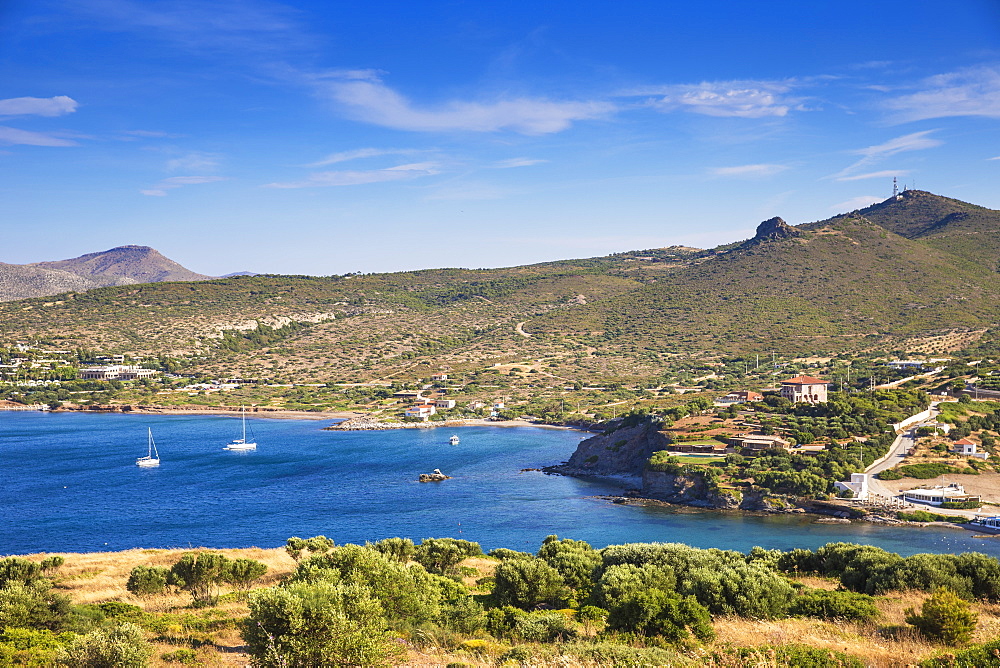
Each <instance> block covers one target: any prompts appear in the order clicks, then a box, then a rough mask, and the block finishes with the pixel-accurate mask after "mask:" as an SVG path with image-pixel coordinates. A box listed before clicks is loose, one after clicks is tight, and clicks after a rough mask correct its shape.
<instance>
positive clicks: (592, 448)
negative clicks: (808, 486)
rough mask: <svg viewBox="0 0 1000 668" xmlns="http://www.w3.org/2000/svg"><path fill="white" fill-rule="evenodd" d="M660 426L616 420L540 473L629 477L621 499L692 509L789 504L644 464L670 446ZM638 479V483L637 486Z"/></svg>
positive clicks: (696, 473)
mask: <svg viewBox="0 0 1000 668" xmlns="http://www.w3.org/2000/svg"><path fill="white" fill-rule="evenodd" d="M660 427H661V423H660V422H659V421H657V420H655V419H651V418H641V419H639V420H638V421H636V420H630V421H627V422H626V421H621V422H619V423H618V425H617V426H616V425H614V424H613V425H612V426H611V427H610V428H609V430H608V431H607V432H605V433H603V434H598V435H596V436H593V437H591V438H588V439H586V440H584V441H581V442H580V444H579V445H578V446H577V448H576V451H575V452H574V453H573V455H572V456H571V457H570V458H569V461H567V462H566V463H565V464H562V465H560V466H552V467H549V468H547V469H546V470H547V471H549V472H551V473H560V474H563V475H569V476H595V477H604V478H630V479H633V480H635V481H636V486H637V487H638V489H634V490H631V491H629V492H628V493H627V496H631V497H639V498H644V499H653V500H656V501H665V502H667V503H677V504H682V505H687V506H695V507H698V508H717V509H732V510H737V509H738V510H760V511H768V512H787V511H789V510H791V508H792V505H791V504H790V503H789V502H788V501H787V500H786V499H784V498H783V497H778V496H775V495H773V494H771V493H769V492H767V491H766V490H762V489H756V488H746V489H735V488H732V487H720V486H719V484H718V482H717V479H716V478H715V477H714V476H711V475H706V474H705V473H702V472H700V471H701V470H703V469H701V467H688V466H684V465H680V464H675V465H669V467H668V470H656V467H650V466H649V460H650V457H652V456H653V453H655V452H658V451H660V450H666V449H667V448H668V447H669V446H670V439H669V438H668V436H667V434H666V433H664V432H662V431H660ZM640 481H641V485H640Z"/></svg>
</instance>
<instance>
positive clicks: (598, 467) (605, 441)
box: [552, 419, 669, 477]
mask: <svg viewBox="0 0 1000 668" xmlns="http://www.w3.org/2000/svg"><path fill="white" fill-rule="evenodd" d="M620 424H623V425H624V424H625V423H624V422H623V423H620ZM659 425H660V423H659V422H655V421H652V420H648V419H647V420H643V421H642V422H640V423H639V424H632V425H628V426H620V427H619V428H617V429H614V430H612V431H608V432H605V433H603V434H598V435H597V436H593V437H591V438H588V439H586V440H585V441H581V442H580V444H579V445H578V446H577V448H576V451H575V452H574V453H573V456H572V457H570V458H569V461H568V462H566V463H565V464H563V465H561V466H555V467H552V470H553V471H554V472H556V473H562V474H565V475H596V476H634V477H639V476H641V475H642V472H643V471H644V470H645V468H646V462H648V461H649V458H650V457H651V456H652V455H653V453H654V452H656V451H658V450H663V449H665V448H666V447H667V446H668V445H669V440H668V439H667V437H666V436H665V435H664V434H663V433H662V432H660V431H659V429H658V427H659Z"/></svg>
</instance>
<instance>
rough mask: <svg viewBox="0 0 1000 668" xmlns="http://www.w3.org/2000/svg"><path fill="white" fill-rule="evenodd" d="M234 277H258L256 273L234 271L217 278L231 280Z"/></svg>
mask: <svg viewBox="0 0 1000 668" xmlns="http://www.w3.org/2000/svg"><path fill="white" fill-rule="evenodd" d="M234 276H260V274H258V273H257V272H256V271H234V272H233V273H231V274H223V275H222V276H219V278H233V277H234Z"/></svg>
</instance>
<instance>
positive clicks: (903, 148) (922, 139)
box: [826, 130, 944, 181]
mask: <svg viewBox="0 0 1000 668" xmlns="http://www.w3.org/2000/svg"><path fill="white" fill-rule="evenodd" d="M932 132H937V130H923V131H922V132H912V133H910V134H908V135H903V136H901V137H895V138H893V139H890V140H889V141H887V142H883V143H881V144H875V145H874V146H868V147H865V148H859V149H855V150H853V151H848V152H849V153H853V154H854V155H860V156H861V159H860V160H858V161H857V162H854V163H852V164H850V165H848V166H847V167H845V168H844V169H842V170H840V171H839V172H837V173H836V174H833V175H831V176H828V177H826V178H832V179H836V180H838V181H849V180H854V179H852V178H851V177H853V176H855V172H858V171H860V170H863V169H865V168H868V167H869V166H870V165H873V164H875V163H877V162H879V161H880V160H884V159H885V158H889V157H891V156H894V155H897V154H899V153H904V152H907V151H922V150H924V149H928V148H934V147H936V146H941V145H942V144H944V142H943V141H941V140H940V139H934V138H933V137H930V136H928V135H930V134H931V133H932ZM871 174H872V176H870V177H869V176H858V177H857V178H859V179H860V178H876V177H880V176H897V175H899V172H893V173H887V172H872V173H871Z"/></svg>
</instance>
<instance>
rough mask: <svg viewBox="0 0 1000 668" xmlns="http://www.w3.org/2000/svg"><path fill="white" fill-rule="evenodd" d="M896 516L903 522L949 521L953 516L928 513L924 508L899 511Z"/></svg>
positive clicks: (953, 518)
mask: <svg viewBox="0 0 1000 668" xmlns="http://www.w3.org/2000/svg"><path fill="white" fill-rule="evenodd" d="M896 517H898V518H899V519H901V520H903V521H904V522H951V521H953V520H955V519H960V518H955V517H953V516H951V515H941V514H940V513H930V512H927V511H926V510H911V511H909V512H907V511H902V510H901V511H899V512H898V513H896Z"/></svg>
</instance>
